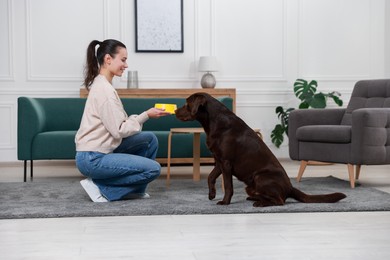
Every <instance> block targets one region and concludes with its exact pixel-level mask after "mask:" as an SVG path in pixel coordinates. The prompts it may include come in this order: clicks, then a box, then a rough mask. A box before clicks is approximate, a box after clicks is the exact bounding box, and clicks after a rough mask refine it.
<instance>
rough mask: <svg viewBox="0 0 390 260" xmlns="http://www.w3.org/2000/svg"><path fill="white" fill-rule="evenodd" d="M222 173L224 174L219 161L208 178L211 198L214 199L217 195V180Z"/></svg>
mask: <svg viewBox="0 0 390 260" xmlns="http://www.w3.org/2000/svg"><path fill="white" fill-rule="evenodd" d="M221 174H222V170H221V167H219V164H218V163H217V164H216V165H215V167H214V169H213V170H212V171H211V173H210V174H209V177H208V179H207V182H208V185H209V200H213V199H214V198H215V195H216V189H215V182H216V180H217V179H218V177H219V176H220V175H221Z"/></svg>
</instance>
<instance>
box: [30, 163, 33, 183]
mask: <svg viewBox="0 0 390 260" xmlns="http://www.w3.org/2000/svg"><path fill="white" fill-rule="evenodd" d="M30 178H31V181H32V180H33V160H31V161H30Z"/></svg>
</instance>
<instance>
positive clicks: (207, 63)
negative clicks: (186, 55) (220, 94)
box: [198, 56, 218, 88]
mask: <svg viewBox="0 0 390 260" xmlns="http://www.w3.org/2000/svg"><path fill="white" fill-rule="evenodd" d="M198 70H199V71H204V72H206V74H204V75H203V77H202V79H201V81H200V85H201V86H202V88H214V87H215V85H216V84H217V82H216V80H215V77H214V75H213V74H211V72H213V71H218V64H217V58H216V57H214V56H202V57H200V59H199V67H198Z"/></svg>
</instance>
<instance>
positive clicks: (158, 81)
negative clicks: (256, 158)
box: [0, 0, 390, 161]
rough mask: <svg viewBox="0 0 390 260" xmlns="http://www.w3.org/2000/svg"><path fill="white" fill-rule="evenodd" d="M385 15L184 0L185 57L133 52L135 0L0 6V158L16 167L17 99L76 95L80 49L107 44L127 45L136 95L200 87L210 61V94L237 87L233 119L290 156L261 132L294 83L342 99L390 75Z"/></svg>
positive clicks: (355, 2)
mask: <svg viewBox="0 0 390 260" xmlns="http://www.w3.org/2000/svg"><path fill="white" fill-rule="evenodd" d="M389 17H390V7H389V1H385V0H184V44H185V46H184V50H185V51H184V53H171V54H169V53H135V51H134V49H135V46H134V45H135V44H134V43H135V39H134V1H130V0H82V1H80V0H67V1H60V0H24V1H16V0H14V1H12V0H0V46H1V48H0V57H2V62H0V119H1V123H0V161H16V160H17V157H16V147H17V139H16V137H17V125H16V123H17V120H16V116H17V103H16V101H17V98H18V97H19V96H35V97H77V96H78V95H79V88H80V86H81V83H82V70H83V65H84V58H85V51H86V47H87V45H88V43H89V42H90V41H91V40H93V39H98V40H103V39H105V38H116V39H119V40H121V41H123V42H124V43H125V44H126V45H127V48H128V52H129V60H128V61H129V69H131V70H138V73H139V78H140V87H141V88H199V89H200V87H199V79H200V77H201V74H200V73H198V72H197V70H196V66H197V61H198V59H199V57H200V56H204V55H215V56H217V58H218V60H219V62H220V65H221V68H220V71H219V72H217V73H216V74H215V75H216V78H217V88H222V87H227V88H236V89H237V113H238V115H239V116H241V117H242V118H243V119H244V120H245V121H246V122H247V123H248V124H249V125H250V126H252V127H256V128H260V129H262V131H263V133H264V136H265V141H266V143H267V144H269V145H270V147H271V148H272V150H273V151H274V152H275V154H276V155H277V156H279V157H288V152H287V145H288V142H285V143H284V144H283V147H282V148H281V149H276V148H275V147H273V145H272V144H271V142H270V138H269V134H270V131H271V130H272V129H273V127H274V125H275V123H276V122H277V118H276V115H275V113H274V109H275V107H276V106H278V105H284V106H295V105H296V104H297V101H296V99H295V97H293V95H292V84H293V82H294V81H295V79H297V78H305V79H316V80H318V82H319V88H320V90H321V91H323V92H326V91H330V90H338V91H340V92H341V93H342V95H343V99H344V101H347V100H348V99H349V96H350V93H351V90H352V88H353V85H354V83H355V82H356V81H357V80H359V79H369V78H384V77H390V47H389V46H390V44H389V43H390V26H389V19H390V18H389ZM115 84H116V87H125V86H126V79H125V78H123V79H118V80H117V81H116V83H115ZM330 105H332V104H330Z"/></svg>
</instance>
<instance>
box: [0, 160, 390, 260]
mask: <svg viewBox="0 0 390 260" xmlns="http://www.w3.org/2000/svg"><path fill="white" fill-rule="evenodd" d="M282 164H283V166H284V167H285V168H286V170H287V172H288V174H289V176H291V177H293V176H295V175H296V173H297V171H298V167H299V164H298V163H297V162H292V161H289V160H287V159H286V160H282ZM210 169H211V167H210V166H202V167H201V172H202V177H206V176H207V174H208V172H209V171H210ZM53 172H55V173H53ZM165 173H166V168H163V171H162V177H165V176H164V175H165ZM190 173H191V167H188V166H187V167H173V169H172V177H173V178H175V177H176V178H190V177H191V174H190ZM328 175H333V176H335V177H338V178H342V179H346V180H347V176H348V172H347V167H346V166H343V165H328V166H309V167H308V168H307V169H306V172H305V174H304V175H303V177H304V178H305V177H309V176H310V177H313V176H328ZM59 179H80V180H81V179H82V177H81V175H80V174H79V173H78V171H77V170H76V169H75V167H74V162H38V163H37V165H36V167H35V178H34V182H51V181H57V180H59ZM14 181H22V165H21V164H17V165H15V164H10V165H7V164H0V182H14ZM360 182H361V183H364V185H367V186H371V187H374V188H377V189H380V190H383V191H386V192H389V193H390V166H389V165H388V166H369V167H362V172H361V177H360ZM0 192H1V191H0ZM151 195H152V197H153V196H157V194H151ZM205 196H207V195H206V194H205ZM152 199H153V198H152ZM0 203H1V202H0ZM129 206H131V205H130V204H129ZM216 207H217V205H216ZM0 259H212V260H216V259H237V260H241V259H315V260H317V259H370V260H373V259H390V212H360V213H292V214H276V213H275V214H245V215H195V216H179V215H175V216H140V217H95V218H60V219H21V220H0Z"/></svg>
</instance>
